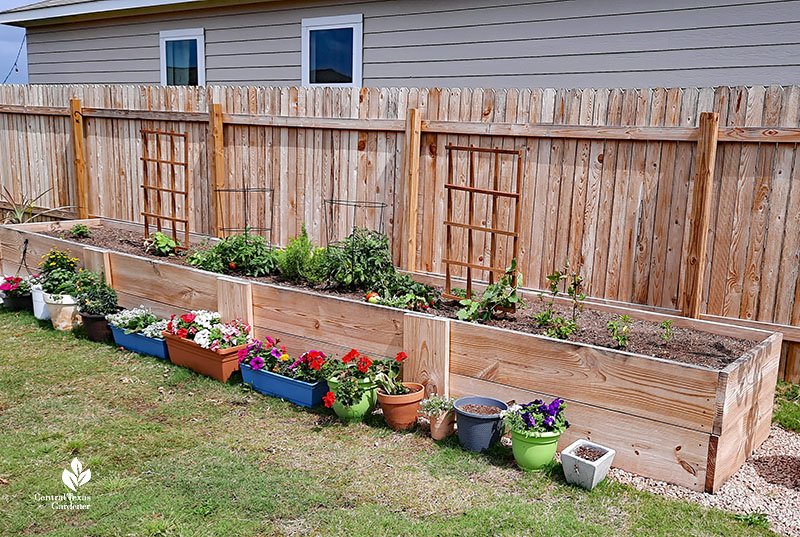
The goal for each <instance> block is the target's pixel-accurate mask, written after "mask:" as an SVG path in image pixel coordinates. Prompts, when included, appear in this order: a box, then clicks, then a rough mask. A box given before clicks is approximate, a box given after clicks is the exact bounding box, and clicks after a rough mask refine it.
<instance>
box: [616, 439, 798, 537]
mask: <svg viewBox="0 0 800 537" xmlns="http://www.w3.org/2000/svg"><path fill="white" fill-rule="evenodd" d="M609 476H610V477H611V479H614V480H616V481H619V482H621V483H626V484H628V485H632V486H634V487H636V488H637V489H639V490H647V491H650V492H653V493H656V494H660V495H661V496H664V497H667V498H681V499H685V500H689V501H691V502H695V503H699V504H700V505H705V506H708V507H717V508H719V509H724V510H726V511H731V512H734V513H742V514H750V513H764V514H766V515H767V518H768V519H769V522H770V529H772V531H775V532H777V533H780V534H782V535H791V536H795V537H800V434H797V433H792V432H789V431H787V430H785V429H782V428H781V427H778V426H777V425H773V426H772V429H771V431H770V435H769V438H767V440H766V441H765V442H764V443H763V444H762V445H761V447H760V448H758V450H756V452H755V453H753V455H752V456H751V457H750V458H749V459H747V461H746V462H745V464H744V466H742V468H740V469H739V471H738V472H736V473H735V474H734V475H733V476H731V478H730V479H729V480H728V481H727V482H726V483H725V484H724V485H723V486H722V488H721V489H720V490H719V492H717V493H716V494H706V493H703V492H696V491H693V490H689V489H686V488H683V487H679V486H677V485H670V484H668V483H664V482H663V481H657V480H655V479H650V478H647V477H641V476H638V475H634V474H631V473H628V472H625V471H623V470H620V469H619V468H612V469H611V471H610V472H609Z"/></svg>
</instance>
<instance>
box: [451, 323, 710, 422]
mask: <svg viewBox="0 0 800 537" xmlns="http://www.w3.org/2000/svg"><path fill="white" fill-rule="evenodd" d="M450 371H451V372H452V373H453V374H458V375H464V376H468V377H475V378H479V379H482V380H489V381H492V382H496V383H498V384H504V385H506V386H514V387H517V388H521V389H526V390H532V391H538V392H542V393H547V394H550V395H551V396H559V397H565V398H568V399H572V400H575V401H581V402H583V403H586V404H592V405H596V406H602V407H605V408H609V409H613V410H617V411H620V412H627V413H630V414H634V415H637V416H642V417H646V418H649V419H655V420H660V421H663V422H666V423H670V424H673V425H677V426H680V427H686V428H689V429H693V430H697V431H704V432H709V433H710V432H711V429H712V425H713V423H714V409H715V402H716V386H717V376H718V372H716V371H712V370H710V369H704V368H699V367H692V366H687V365H684V364H679V363H676V362H667V361H664V360H658V359H654V358H649V357H645V356H639V355H635V354H631V353H623V352H616V351H612V350H610V349H603V348H600V347H592V346H588V345H580V344H574V343H569V342H564V341H558V340H553V339H549V338H544V337H541V336H534V335H531V334H523V333H520V332H512V331H509V330H503V329H498V328H489V327H485V326H477V325H474V324H470V323H464V322H461V321H452V322H451V333H450Z"/></svg>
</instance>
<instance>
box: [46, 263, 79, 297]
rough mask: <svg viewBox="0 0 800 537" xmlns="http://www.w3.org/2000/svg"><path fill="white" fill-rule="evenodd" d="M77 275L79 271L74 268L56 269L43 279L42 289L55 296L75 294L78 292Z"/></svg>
mask: <svg viewBox="0 0 800 537" xmlns="http://www.w3.org/2000/svg"><path fill="white" fill-rule="evenodd" d="M76 277H77V273H76V272H75V271H74V270H68V269H64V268H57V269H54V270H52V271H50V272H49V273H48V274H47V275H46V276H45V277H44V278H43V279H42V291H44V292H45V293H49V294H51V295H54V296H61V295H70V296H74V295H75V292H76V289H75V278H76Z"/></svg>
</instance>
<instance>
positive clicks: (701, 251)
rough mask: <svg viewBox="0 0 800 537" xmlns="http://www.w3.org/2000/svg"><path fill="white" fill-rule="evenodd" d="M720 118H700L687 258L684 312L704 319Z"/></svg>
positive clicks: (715, 116)
mask: <svg viewBox="0 0 800 537" xmlns="http://www.w3.org/2000/svg"><path fill="white" fill-rule="evenodd" d="M718 125H719V114H714V113H710V112H703V113H702V114H701V115H700V131H701V133H702V135H701V137H700V139H699V141H698V142H697V155H696V160H697V164H696V167H697V171H696V173H695V187H694V195H693V198H692V212H691V220H690V227H691V229H690V231H689V245H688V249H687V255H686V280H685V285H684V294H685V295H684V296H685V298H684V300H683V309H682V312H683V314H684V315H687V316H689V317H694V318H697V317H699V316H700V307H701V305H702V302H703V296H702V294H703V293H702V286H703V278H704V276H705V268H706V251H707V249H708V235H707V233H706V230H707V229H708V222H709V219H710V217H711V187H712V186H713V180H714V165H715V162H716V155H717V132H718Z"/></svg>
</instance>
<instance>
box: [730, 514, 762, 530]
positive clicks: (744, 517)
mask: <svg viewBox="0 0 800 537" xmlns="http://www.w3.org/2000/svg"><path fill="white" fill-rule="evenodd" d="M733 518H735V519H736V520H738V521H740V522H744V523H745V524H747V525H748V526H754V527H756V528H763V529H769V519H768V518H767V515H766V513H747V514H737V515H733Z"/></svg>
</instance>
